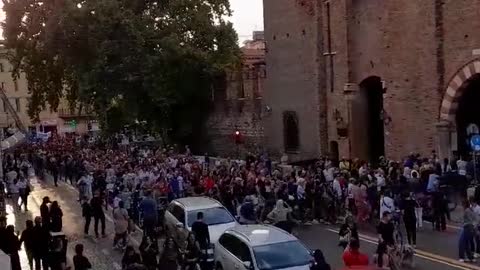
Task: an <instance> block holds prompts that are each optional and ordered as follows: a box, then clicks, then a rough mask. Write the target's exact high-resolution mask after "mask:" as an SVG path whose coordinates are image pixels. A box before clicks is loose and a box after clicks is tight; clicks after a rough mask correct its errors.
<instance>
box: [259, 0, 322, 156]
mask: <svg viewBox="0 0 480 270" xmlns="http://www.w3.org/2000/svg"><path fill="white" fill-rule="evenodd" d="M317 2H319V1H312V0H295V1H292V0H264V20H265V21H264V22H265V27H264V29H265V40H266V43H267V53H266V63H268V64H267V78H266V81H265V92H264V93H265V94H264V97H265V100H266V101H265V103H266V105H267V106H269V107H270V108H271V113H270V114H269V115H268V116H267V117H266V118H265V119H264V126H265V132H266V133H265V136H266V137H267V138H268V141H267V146H268V147H269V149H270V150H271V151H272V152H276V153H281V152H283V151H284V147H285V146H284V131H283V113H284V112H285V111H295V112H296V114H297V117H298V119H299V122H298V127H299V143H300V146H299V149H298V151H290V152H289V153H288V154H289V156H290V157H289V159H290V160H292V161H294V160H300V159H310V158H315V157H318V155H319V154H320V153H321V151H322V149H321V146H322V142H321V141H320V137H321V136H320V135H321V132H324V133H325V129H326V128H324V129H323V130H321V128H320V126H321V118H320V114H321V108H320V107H321V106H320V99H319V95H320V92H319V91H318V89H319V88H323V85H324V81H325V80H324V77H323V76H324V72H321V70H320V69H319V66H320V65H321V64H322V63H321V62H320V61H323V60H322V59H321V58H320V54H321V53H322V52H321V50H319V43H318V41H319V37H321V36H319V32H318V19H319V17H318V6H317ZM322 58H323V56H322ZM320 86H321V87H320ZM323 150H324V149H323Z"/></svg>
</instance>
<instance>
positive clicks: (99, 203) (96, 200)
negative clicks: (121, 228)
mask: <svg viewBox="0 0 480 270" xmlns="http://www.w3.org/2000/svg"><path fill="white" fill-rule="evenodd" d="M103 202H104V200H103V199H102V197H100V191H98V190H97V191H95V193H94V196H93V198H92V200H91V201H90V206H91V207H92V214H93V219H94V229H95V236H96V237H97V238H98V237H99V234H98V223H99V222H101V226H102V237H106V236H107V235H106V234H105V213H104V212H103Z"/></svg>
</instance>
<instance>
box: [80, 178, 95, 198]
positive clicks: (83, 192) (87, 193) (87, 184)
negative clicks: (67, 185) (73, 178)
mask: <svg viewBox="0 0 480 270" xmlns="http://www.w3.org/2000/svg"><path fill="white" fill-rule="evenodd" d="M92 183H93V176H92V175H90V174H88V173H87V172H83V173H82V177H80V179H78V181H77V186H78V189H79V197H78V198H79V201H81V199H82V198H83V197H87V198H88V199H89V200H90V199H92V197H93V196H92Z"/></svg>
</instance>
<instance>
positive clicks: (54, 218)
mask: <svg viewBox="0 0 480 270" xmlns="http://www.w3.org/2000/svg"><path fill="white" fill-rule="evenodd" d="M62 217H63V212H62V209H61V208H60V206H59V205H58V202H57V201H53V202H52V205H51V206H50V219H51V224H50V230H51V231H52V232H61V231H62V227H63V222H62Z"/></svg>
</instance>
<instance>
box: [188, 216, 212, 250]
mask: <svg viewBox="0 0 480 270" xmlns="http://www.w3.org/2000/svg"><path fill="white" fill-rule="evenodd" d="M192 232H193V235H194V236H195V239H196V241H197V242H198V244H199V246H200V248H201V249H203V250H204V249H208V246H209V245H210V233H209V232H208V225H207V224H206V223H205V222H204V221H203V212H198V213H197V220H196V221H195V222H193V224H192Z"/></svg>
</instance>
